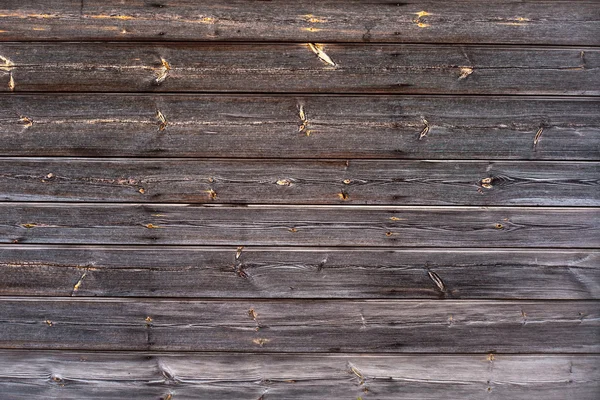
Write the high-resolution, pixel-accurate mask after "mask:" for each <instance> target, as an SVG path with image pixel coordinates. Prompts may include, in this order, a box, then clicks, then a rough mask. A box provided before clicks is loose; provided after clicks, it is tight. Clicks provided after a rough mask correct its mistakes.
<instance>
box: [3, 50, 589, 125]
mask: <svg viewBox="0 0 600 400" xmlns="http://www.w3.org/2000/svg"><path fill="white" fill-rule="evenodd" d="M0 55H1V56H2V57H3V59H4V60H5V61H4V66H3V67H2V69H1V75H0V82H2V81H3V82H4V84H0V89H1V90H2V91H5V92H8V91H16V92H27V91H56V92H63V91H73V92H111V91H113V92H114V91H117V92H197V91H205V92H217V91H221V92H255V93H266V92H268V93H273V92H276V93H285V92H297V93H426V94H538V95H540V94H547V95H552V94H559V95H600V83H599V82H600V68H599V67H600V50H599V49H597V48H587V47H586V48H584V47H581V48H560V47H511V46H475V45H473V46H457V45H375V44H372V45H352V44H327V45H319V44H317V45H314V44H303V43H297V44H222V43H221V44H210V43H169V44H158V43H3V44H0ZM309 122H310V121H309Z"/></svg>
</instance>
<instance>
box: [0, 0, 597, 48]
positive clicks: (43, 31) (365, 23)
mask: <svg viewBox="0 0 600 400" xmlns="http://www.w3.org/2000/svg"><path fill="white" fill-rule="evenodd" d="M598 21H600V6H599V5H598V3H597V2H595V1H589V0H588V1H579V0H575V1H573V0H570V1H519V2H513V1H509V0H495V1H493V2H485V3H482V2H480V1H474V0H469V1H465V0H462V1H453V2H446V1H435V0H434V1H431V0H417V1H404V2H394V1H391V2H390V1H382V0H377V1H368V2H360V1H350V2H349V1H340V0H327V1H318V2H315V1H309V0H296V1H293V2H290V1H286V0H277V1H268V2H247V1H241V0H235V1H223V0H218V1H192V0H161V1H127V2H125V4H124V3H123V2H122V1H119V0H85V1H82V0H66V1H65V0H63V1H52V2H50V1H47V0H30V1H27V2H24V1H19V0H3V1H2V3H1V4H0V24H1V25H2V28H3V29H2V32H0V40H98V39H100V40H122V41H131V40H186V41H194V40H201V41H203V40H207V41H246V40H250V41H301V42H309V41H341V42H430V43H486V42H487V43H522V44H531V43H533V44H568V45H576V44H586V45H599V44H600V39H599V38H600V28H599V25H598Z"/></svg>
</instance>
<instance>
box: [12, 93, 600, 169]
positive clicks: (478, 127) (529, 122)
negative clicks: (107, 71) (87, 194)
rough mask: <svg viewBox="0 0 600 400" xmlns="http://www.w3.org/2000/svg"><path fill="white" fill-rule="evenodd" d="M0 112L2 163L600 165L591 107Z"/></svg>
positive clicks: (127, 104) (513, 103)
mask: <svg viewBox="0 0 600 400" xmlns="http://www.w3.org/2000/svg"><path fill="white" fill-rule="evenodd" d="M300 108H302V111H303V114H304V120H302V119H301V118H300ZM0 111H1V112H0V155H4V156H94V157H98V156H129V157H236V158H241V157H243V158H248V157H276V158H292V157H297V158H393V159H396V158H403V159H482V160H489V159H515V160H519V159H532V160H538V159H539V160H598V159H599V158H600V156H599V154H600V100H598V99H594V98H551V97H550V98H538V97H488V96H485V97H483V96H482V97H461V96H452V97H447V96H443V97H441V96H377V97H374V96H325V95H320V96H287V95H285V96H284V95H281V96H248V95H245V96H232V95H229V96H228V95H104V94H96V95H88V94H76V95H72V94H60V95H57V94H54V95H42V94H36V95H18V94H11V95H2V96H0ZM158 112H160V115H162V118H164V122H163V121H162V120H161V119H160V118H159V117H158V114H157V113H158ZM303 126H304V129H302V127H303ZM538 132H540V134H539V135H538Z"/></svg>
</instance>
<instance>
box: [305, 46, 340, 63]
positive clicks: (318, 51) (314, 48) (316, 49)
mask: <svg viewBox="0 0 600 400" xmlns="http://www.w3.org/2000/svg"><path fill="white" fill-rule="evenodd" d="M308 48H309V49H311V50H312V52H313V53H315V54H316V55H317V57H319V59H320V60H321V61H323V62H324V63H325V64H329V65H331V66H332V67H335V66H336V64H335V63H334V62H333V60H331V58H330V57H329V56H328V55H327V54H326V53H325V52H324V51H323V45H322V44H317V43H309V44H308Z"/></svg>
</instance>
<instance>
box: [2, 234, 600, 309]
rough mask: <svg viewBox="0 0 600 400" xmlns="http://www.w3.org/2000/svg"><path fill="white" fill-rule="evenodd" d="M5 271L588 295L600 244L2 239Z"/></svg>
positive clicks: (86, 292)
mask: <svg viewBox="0 0 600 400" xmlns="http://www.w3.org/2000/svg"><path fill="white" fill-rule="evenodd" d="M0 276H2V280H0V295H8V296H11V295H12V296H78V297H79V296H107V297H111V296H112V297H130V296H131V297H220V298H240V297H245V298H345V299H352V298H431V299H437V298H440V299H441V298H458V299H460V298H462V299H563V300H568V299H571V300H577V299H581V300H585V299H600V252H598V251H594V250H544V251H538V250H511V249H508V250H505V249H486V248H481V249H454V250H452V249H431V248H430V249H394V248H388V249H370V248H366V249H365V248H361V249H359V248H349V249H340V248H282V247H274V248H254V247H242V248H237V247H228V248H215V247H212V248H205V247H159V246H152V247H121V246H117V247H100V246H34V245H28V246H26V245H4V246H0ZM76 285H77V289H76V290H75V289H74V288H75V286H76Z"/></svg>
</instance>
